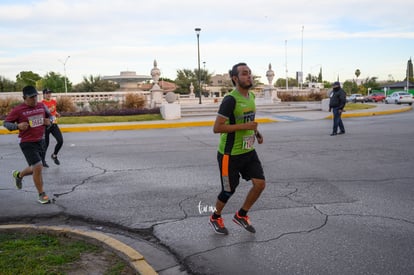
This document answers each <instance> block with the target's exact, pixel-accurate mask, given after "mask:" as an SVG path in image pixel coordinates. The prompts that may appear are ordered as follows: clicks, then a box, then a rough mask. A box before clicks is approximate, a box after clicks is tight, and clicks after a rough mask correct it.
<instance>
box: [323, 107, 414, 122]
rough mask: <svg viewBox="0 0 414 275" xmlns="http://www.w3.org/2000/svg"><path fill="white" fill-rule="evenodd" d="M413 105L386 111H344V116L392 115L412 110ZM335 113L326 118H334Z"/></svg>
mask: <svg viewBox="0 0 414 275" xmlns="http://www.w3.org/2000/svg"><path fill="white" fill-rule="evenodd" d="M412 109H413V107H405V108H401V109H397V110H386V111H376V112H375V111H371V112H354V113H349V114H348V113H346V112H345V113H343V114H342V118H347V117H362V116H377V115H391V114H396V113H403V112H407V111H410V110H412ZM332 118H333V115H329V116H327V117H325V119H332Z"/></svg>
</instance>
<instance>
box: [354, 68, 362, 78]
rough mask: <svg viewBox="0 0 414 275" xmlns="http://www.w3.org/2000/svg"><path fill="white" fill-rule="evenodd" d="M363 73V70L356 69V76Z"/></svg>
mask: <svg viewBox="0 0 414 275" xmlns="http://www.w3.org/2000/svg"><path fill="white" fill-rule="evenodd" d="M360 75H361V71H360V70H359V69H356V70H355V76H356V78H358V77H359V76H360Z"/></svg>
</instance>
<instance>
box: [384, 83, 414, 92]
mask: <svg viewBox="0 0 414 275" xmlns="http://www.w3.org/2000/svg"><path fill="white" fill-rule="evenodd" d="M384 88H387V89H388V90H406V89H407V81H401V82H395V83H392V84H386V85H383V86H381V89H384ZM411 89H414V83H412V82H408V90H411Z"/></svg>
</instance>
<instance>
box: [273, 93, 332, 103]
mask: <svg viewBox="0 0 414 275" xmlns="http://www.w3.org/2000/svg"><path fill="white" fill-rule="evenodd" d="M278 97H279V98H280V99H281V100H282V101H283V102H287V101H321V100H322V99H324V98H326V97H327V96H326V93H325V92H319V93H315V92H312V93H309V94H299V95H297V94H292V93H278Z"/></svg>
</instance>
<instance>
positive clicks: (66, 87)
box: [59, 55, 70, 94]
mask: <svg viewBox="0 0 414 275" xmlns="http://www.w3.org/2000/svg"><path fill="white" fill-rule="evenodd" d="M69 57H70V55H68V56H67V57H66V59H65V61H62V60H60V59H59V62H60V63H62V64H63V73H64V77H65V78H64V81H65V93H66V94H67V93H68V84H67V83H66V62H68V59H69Z"/></svg>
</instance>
